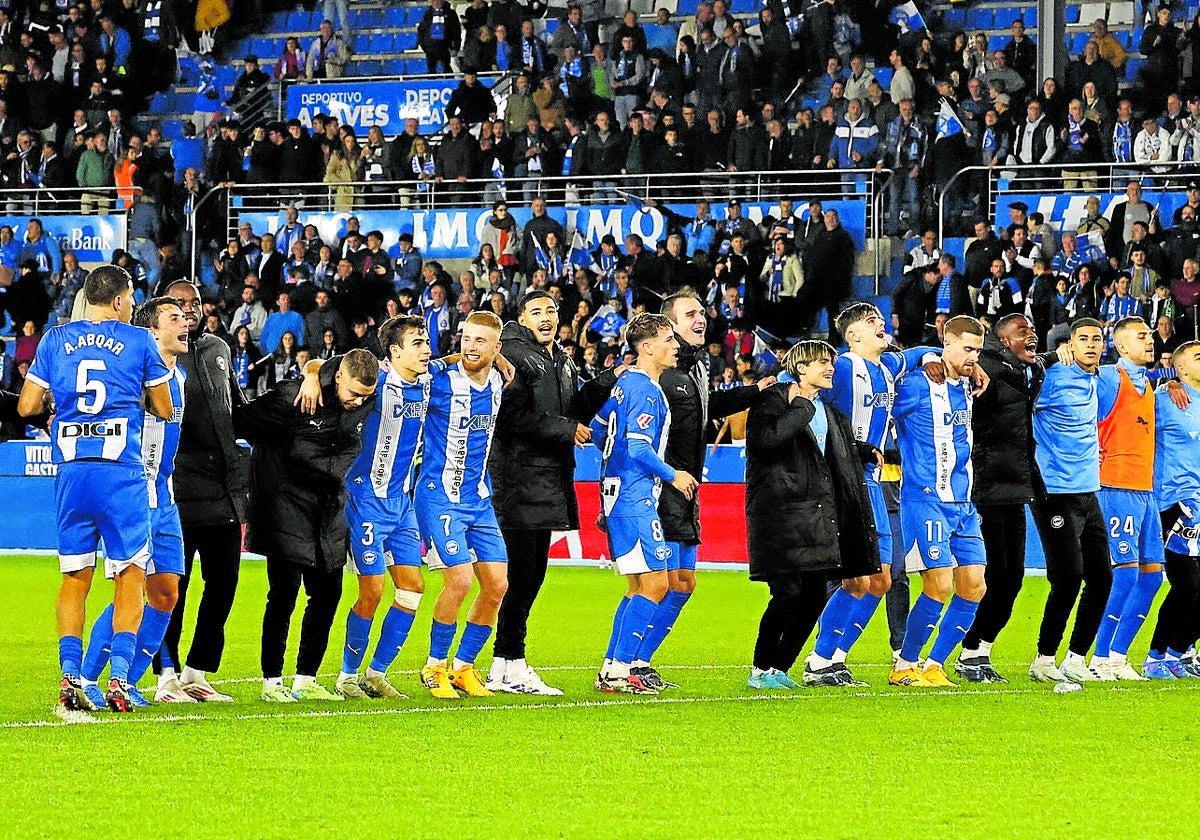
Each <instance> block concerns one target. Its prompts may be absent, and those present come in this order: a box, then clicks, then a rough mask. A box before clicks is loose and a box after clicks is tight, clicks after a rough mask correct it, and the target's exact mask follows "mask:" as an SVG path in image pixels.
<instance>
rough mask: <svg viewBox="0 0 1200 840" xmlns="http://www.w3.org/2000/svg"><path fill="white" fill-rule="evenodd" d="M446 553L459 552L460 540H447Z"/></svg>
mask: <svg viewBox="0 0 1200 840" xmlns="http://www.w3.org/2000/svg"><path fill="white" fill-rule="evenodd" d="M446 553H447V554H458V542H457V541H455V540H446Z"/></svg>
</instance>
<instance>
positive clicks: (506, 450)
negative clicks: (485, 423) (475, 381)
mask: <svg viewBox="0 0 1200 840" xmlns="http://www.w3.org/2000/svg"><path fill="white" fill-rule="evenodd" d="M500 338H501V342H502V343H503V346H504V349H503V351H502V352H503V353H504V357H505V358H506V359H508V361H509V362H510V363H511V364H512V366H513V367H514V368H516V374H515V375H514V377H513V381H512V384H510V385H509V386H508V387H507V388H505V390H504V396H503V398H502V399H501V402H500V413H499V414H498V415H497V416H496V431H495V434H494V437H493V439H492V451H491V455H489V456H488V474H489V475H490V476H491V479H492V506H493V507H494V508H495V510H496V519H497V520H498V521H499V523H500V527H501V528H504V529H506V530H514V531H536V530H554V531H573V530H576V529H578V528H579V505H578V502H577V500H576V497H575V430H576V428H577V427H578V425H579V424H580V423H583V424H584V425H587V423H589V422H590V421H591V419H592V416H593V415H595V413H596V411H597V410H598V409H599V408H600V407H601V406H602V405H603V404H604V401H605V400H606V399H608V392H609V391H610V390H612V386H613V383H614V382H615V381H616V377H615V376H614V375H613V372H612V371H605V372H604V373H602V374H601V375H600V376H598V377H596V379H593V380H591V381H589V382H588V383H587V384H586V385H585V386H584V389H583V390H582V391H581V390H579V371H578V370H577V369H576V367H575V363H574V362H573V361H571V359H570V357H569V356H567V354H566V353H564V352H563V351H562V350H560V349H559V347H558V345H554V348H553V351H552V352H550V351H547V350H546V349H544V348H543V347H542V346H541V345H539V344H538V343H537V340H536V339H535V338H534V336H533V333H532V332H530V331H529V330H528V329H527V328H525V327H523V326H521V325H520V324H518V323H517V322H515V321H510V322H509V323H507V324H505V325H504V331H503V332H502V333H501V334H500Z"/></svg>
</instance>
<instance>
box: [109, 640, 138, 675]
mask: <svg viewBox="0 0 1200 840" xmlns="http://www.w3.org/2000/svg"><path fill="white" fill-rule="evenodd" d="M136 652H137V633H130V632H128V631H126V632H124V633H113V637H112V658H111V660H110V662H109V667H108V675H109V676H110V677H112V678H113V679H114V680H128V679H129V666H130V665H131V664H132V663H133V655H134V653H136Z"/></svg>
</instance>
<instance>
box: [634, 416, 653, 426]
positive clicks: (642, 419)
mask: <svg viewBox="0 0 1200 840" xmlns="http://www.w3.org/2000/svg"><path fill="white" fill-rule="evenodd" d="M653 422H654V415H653V414H639V415H638V418H637V424H638V426H640V427H641V428H643V429H648V428H650V424H651V423H653Z"/></svg>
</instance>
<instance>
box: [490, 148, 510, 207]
mask: <svg viewBox="0 0 1200 840" xmlns="http://www.w3.org/2000/svg"><path fill="white" fill-rule="evenodd" d="M492 177H493V178H495V179H496V189H497V190H499V191H500V197H501V198H503V199H507V198H508V185H507V184H505V183H504V164H502V163H501V162H500V158H498V157H494V158H492Z"/></svg>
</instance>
